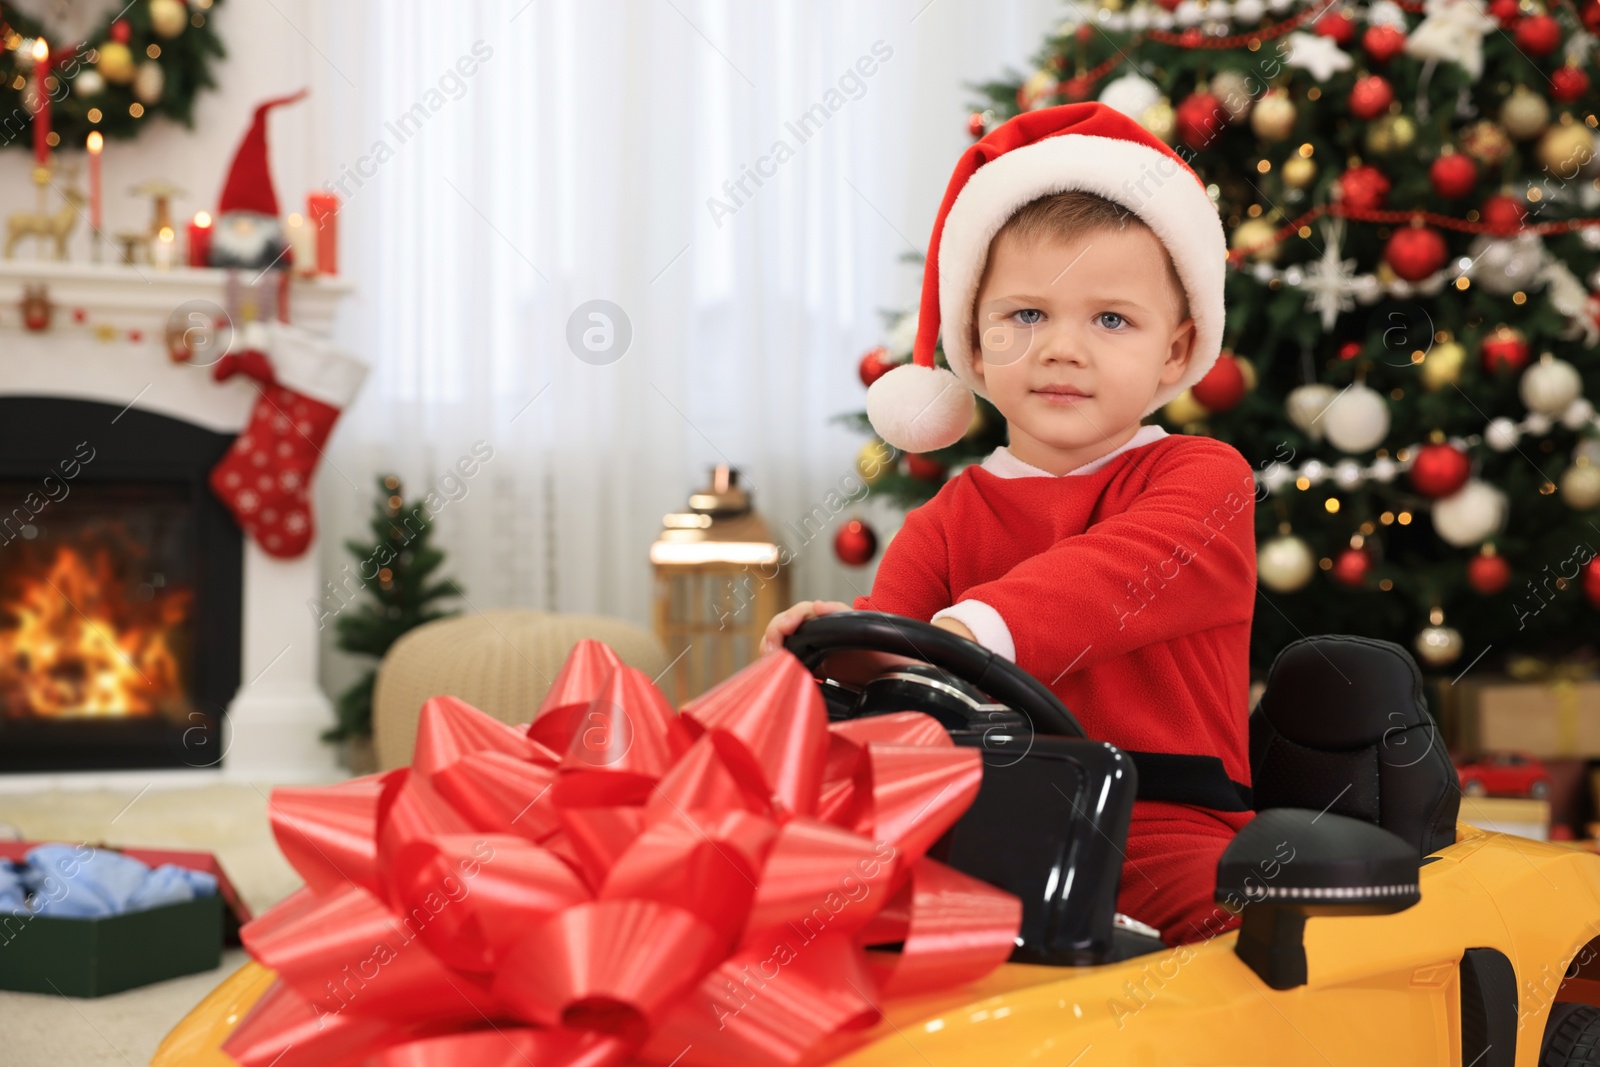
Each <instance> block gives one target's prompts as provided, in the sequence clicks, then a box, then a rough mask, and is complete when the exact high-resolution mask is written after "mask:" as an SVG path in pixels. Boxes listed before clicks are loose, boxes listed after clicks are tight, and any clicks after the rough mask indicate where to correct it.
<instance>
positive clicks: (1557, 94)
mask: <svg viewBox="0 0 1600 1067" xmlns="http://www.w3.org/2000/svg"><path fill="white" fill-rule="evenodd" d="M1588 91H1589V75H1587V74H1585V73H1584V72H1583V68H1582V67H1574V66H1565V67H1557V68H1556V72H1555V73H1554V74H1552V75H1550V98H1551V99H1552V100H1554V101H1555V102H1556V103H1558V104H1571V103H1575V102H1577V101H1578V100H1581V99H1582V98H1583V95H1584V94H1585V93H1587V92H1588Z"/></svg>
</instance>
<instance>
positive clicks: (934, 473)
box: [906, 452, 945, 482]
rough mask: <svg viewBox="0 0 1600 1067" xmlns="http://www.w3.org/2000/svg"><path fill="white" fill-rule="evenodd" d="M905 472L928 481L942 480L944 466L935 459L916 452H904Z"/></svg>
mask: <svg viewBox="0 0 1600 1067" xmlns="http://www.w3.org/2000/svg"><path fill="white" fill-rule="evenodd" d="M906 473H907V474H909V475H911V477H913V478H923V479H926V480H927V481H930V482H942V481H944V473H945V466H944V464H943V463H940V462H939V461H938V460H936V459H929V458H928V457H927V456H924V455H921V454H920V453H917V452H907V453H906Z"/></svg>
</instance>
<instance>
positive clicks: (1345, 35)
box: [1316, 11, 1356, 47]
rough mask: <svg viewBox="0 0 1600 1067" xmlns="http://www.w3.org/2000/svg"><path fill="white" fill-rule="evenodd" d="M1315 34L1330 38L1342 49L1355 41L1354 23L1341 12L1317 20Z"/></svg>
mask: <svg viewBox="0 0 1600 1067" xmlns="http://www.w3.org/2000/svg"><path fill="white" fill-rule="evenodd" d="M1316 32H1317V33H1318V34H1320V35H1321V36H1323V37H1332V38H1333V39H1334V40H1335V41H1337V42H1339V45H1340V47H1344V46H1345V45H1348V44H1349V43H1350V42H1351V41H1353V40H1354V39H1355V36H1356V23H1355V20H1354V19H1352V18H1351V17H1350V16H1349V15H1346V14H1345V13H1344V12H1343V11H1334V12H1331V13H1330V14H1327V15H1324V16H1322V18H1320V19H1318V20H1317V26H1316Z"/></svg>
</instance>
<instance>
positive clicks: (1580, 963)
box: [153, 612, 1600, 1067]
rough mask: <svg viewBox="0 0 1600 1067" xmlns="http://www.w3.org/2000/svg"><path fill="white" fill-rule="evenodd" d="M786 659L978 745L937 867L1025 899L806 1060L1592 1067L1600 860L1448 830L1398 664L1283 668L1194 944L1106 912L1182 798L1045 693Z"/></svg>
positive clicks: (1002, 664) (1370, 660)
mask: <svg viewBox="0 0 1600 1067" xmlns="http://www.w3.org/2000/svg"><path fill="white" fill-rule="evenodd" d="M786 646H787V648H788V649H789V650H790V651H791V652H793V653H794V654H795V655H797V656H798V657H799V658H800V659H801V661H802V662H803V663H805V664H806V666H807V667H808V668H810V669H811V670H812V671H813V673H816V674H819V684H820V685H821V688H822V692H823V695H824V699H825V701H826V703H827V705H828V707H829V713H830V716H832V717H834V718H847V717H855V716H860V715H871V714H879V713H886V712H891V711H903V710H906V709H908V708H911V709H915V710H918V711H923V712H926V713H927V714H930V715H932V716H934V717H935V718H937V719H939V721H940V722H941V723H943V724H944V725H945V726H946V728H947V729H949V730H950V733H951V736H952V738H953V739H954V740H955V741H956V742H957V743H958V744H963V745H971V746H974V747H979V748H982V749H983V751H984V757H985V763H986V765H987V766H986V770H985V773H984V778H983V784H982V787H981V789H980V791H979V794H978V797H977V799H976V800H975V801H974V802H973V804H972V806H971V808H970V809H969V810H968V811H967V812H966V814H965V815H964V816H963V817H962V819H961V821H960V822H959V823H957V825H956V826H955V827H954V828H953V829H952V830H951V831H950V832H949V833H948V834H947V835H946V836H945V837H944V839H942V840H941V842H940V843H939V845H938V846H936V848H935V849H934V850H932V851H930V853H929V854H930V855H932V856H934V857H935V858H937V859H940V860H941V861H943V862H945V863H947V864H949V865H950V866H952V867H955V868H957V869H958V870H962V871H964V872H966V873H967V874H970V875H972V876H974V877H977V878H981V879H983V880H985V881H988V882H990V883H992V884H994V885H997V886H999V887H1001V888H1003V889H1005V890H1007V891H1009V892H1011V893H1013V894H1015V895H1016V896H1018V897H1019V898H1020V899H1021V900H1022V903H1023V920H1022V926H1021V930H1020V933H1019V935H1018V937H1017V946H1016V950H1015V951H1014V952H1013V954H1012V957H1011V962H1010V963H1007V964H1006V965H1004V966H1001V967H1000V968H998V969H997V970H995V971H993V972H992V973H990V974H989V975H988V976H987V977H985V978H983V979H982V980H980V981H978V982H975V983H971V984H969V985H966V986H963V987H960V988H958V989H953V990H948V991H943V992H940V993H937V994H929V995H924V996H921V997H915V998H904V999H897V1000H892V1001H888V1002H885V1003H883V1004H882V1005H880V1008H881V1011H882V1018H881V1019H880V1020H879V1021H878V1022H877V1023H876V1024H875V1025H874V1026H872V1027H871V1028H869V1029H866V1030H861V1031H852V1032H847V1033H844V1034H841V1035H837V1036H836V1038H835V1039H834V1040H832V1041H831V1042H830V1043H829V1044H828V1045H827V1046H826V1047H824V1048H821V1049H818V1050H815V1052H816V1054H815V1055H814V1056H813V1057H812V1058H811V1059H810V1060H808V1062H816V1063H823V1062H827V1063H834V1064H837V1065H839V1067H869V1065H889V1064H896V1065H912V1064H916V1065H922V1064H932V1065H934V1067H969V1065H970V1067H977V1065H983V1067H990V1065H1017V1067H1021V1065H1024V1064H1027V1065H1044V1064H1054V1065H1059V1067H1072V1065H1079V1064H1082V1065H1085V1067H1087V1065H1092V1064H1097V1063H1112V1064H1130V1065H1132V1064H1151V1065H1162V1067H1166V1065H1171V1064H1230V1065H1238V1064H1260V1065H1272V1067H1281V1065H1297V1064H1305V1065H1308V1067H1309V1065H1330V1064H1331V1065H1338V1067H1342V1065H1345V1064H1353V1065H1359V1067H1374V1065H1382V1064H1394V1065H1405V1067H1424V1065H1438V1067H1445V1065H1450V1067H1512V1065H1518V1067H1560V1065H1569V1067H1570V1065H1578V1064H1590V1065H1600V959H1597V956H1600V856H1596V855H1594V854H1592V853H1588V852H1584V851H1579V850H1577V849H1574V848H1570V847H1565V846H1559V845H1552V844H1545V843H1541V842H1536V841H1531V840H1525V839H1522V838H1517V837H1511V836H1507V835H1504V834H1498V833H1490V832H1486V831H1483V830H1479V829H1476V828H1474V827H1471V826H1468V825H1465V824H1460V823H1457V821H1456V815H1457V810H1458V802H1459V799H1460V794H1459V786H1458V783H1457V779H1456V775H1455V771H1454V769H1453V768H1452V766H1451V764H1450V761H1449V759H1448V758H1447V756H1446V754H1445V752H1444V751H1443V748H1442V746H1439V745H1436V744H1435V743H1434V730H1433V725H1432V720H1431V719H1430V717H1429V715H1428V712H1427V709H1426V706H1425V703H1424V701H1423V697H1422V682H1421V676H1420V674H1419V672H1418V670H1417V667H1416V664H1415V663H1414V662H1413V661H1412V659H1411V657H1410V656H1409V654H1407V653H1406V652H1405V651H1404V650H1403V649H1401V648H1400V647H1399V646H1397V645H1394V644H1391V643H1388V642H1383V641H1375V640H1370V639H1366V638H1360V637H1349V636H1325V637H1314V638H1307V639H1304V640H1301V641H1297V642H1295V643H1294V644H1293V645H1290V646H1289V647H1288V648H1286V649H1285V650H1284V651H1283V652H1282V653H1281V654H1280V655H1279V656H1278V658H1277V660H1276V661H1275V662H1274V664H1273V667H1272V671H1271V673H1270V676H1269V679H1268V683H1267V688H1266V691H1265V693H1264V694H1263V696H1262V698H1261V701H1260V704H1259V706H1258V707H1257V710H1256V711H1255V712H1254V714H1253V715H1252V717H1251V764H1252V775H1253V779H1254V781H1253V801H1254V806H1255V809H1256V810H1257V812H1258V814H1257V816H1256V818H1255V819H1254V820H1253V821H1252V822H1250V823H1249V824H1248V825H1247V826H1246V827H1245V829H1244V830H1242V831H1241V832H1240V833H1239V834H1238V836H1237V837H1236V838H1235V840H1234V841H1233V843H1232V844H1231V845H1230V846H1229V848H1228V850H1227V852H1226V853H1225V854H1224V856H1223V858H1222V861H1221V863H1220V865H1219V868H1218V886H1217V900H1218V902H1219V903H1221V904H1222V905H1224V907H1226V908H1227V909H1229V910H1230V911H1233V912H1237V913H1239V914H1240V915H1241V916H1242V925H1241V926H1240V928H1239V929H1238V930H1237V931H1232V932H1229V933H1225V934H1222V935H1220V936H1217V937H1214V938H1212V939H1211V940H1209V941H1206V942H1203V943H1199V944H1191V945H1183V946H1179V947H1177V948H1169V947H1166V946H1164V945H1163V944H1162V943H1161V941H1160V940H1159V938H1157V937H1156V936H1154V933H1155V932H1154V931H1152V930H1150V929H1149V928H1148V927H1141V924H1139V923H1137V922H1135V921H1133V920H1130V919H1127V918H1125V917H1123V916H1119V915H1116V914H1115V910H1114V909H1115V902H1116V897H1117V886H1118V881H1119V878H1120V875H1121V862H1120V852H1121V850H1122V844H1121V843H1122V842H1123V841H1124V840H1125V838H1126V835H1127V830H1128V820H1129V818H1130V815H1131V812H1132V806H1133V801H1134V798H1135V796H1159V795H1168V794H1166V793H1164V792H1163V790H1164V789H1169V787H1168V786H1164V785H1163V784H1162V783H1161V782H1148V783H1146V782H1142V781H1141V778H1140V773H1139V765H1138V763H1137V761H1136V760H1135V759H1133V758H1132V757H1130V756H1129V755H1128V754H1127V753H1124V752H1122V751H1120V750H1118V749H1117V748H1115V747H1113V746H1111V745H1108V744H1105V743H1103V742H1096V741H1092V740H1089V739H1087V738H1085V737H1084V736H1083V731H1082V729H1081V727H1079V725H1078V723H1077V720H1076V719H1075V718H1074V717H1073V716H1072V714H1071V712H1070V711H1068V710H1067V709H1066V708H1065V707H1063V706H1062V705H1061V704H1060V703H1059V701H1057V700H1056V699H1055V698H1054V696H1053V695H1051V693H1050V691H1049V690H1048V689H1047V688H1046V687H1044V686H1043V685H1042V684H1041V683H1039V682H1038V681H1037V680H1035V679H1033V678H1032V677H1031V676H1029V675H1027V674H1026V673H1024V672H1022V671H1021V670H1019V669H1017V668H1016V667H1015V666H1014V665H1012V664H1011V663H1009V662H1008V661H1006V660H1004V659H1002V658H998V657H995V656H994V655H993V654H992V653H991V652H989V651H988V650H986V649H983V648H981V647H980V646H978V645H975V644H973V643H971V642H968V641H966V640H964V639H963V638H960V637H957V636H956V635H954V634H951V633H949V632H948V631H945V630H942V629H940V628H938V627H933V626H929V625H927V624H925V623H920V622H916V621H913V620H907V619H903V618H898V617H895V616H887V615H881V614H878V613H875V612H839V613H836V614H833V615H827V616H823V617H820V618H816V619H812V620H809V621H807V622H806V623H805V624H803V625H802V626H801V627H800V629H799V630H797V631H796V632H795V634H793V635H791V637H790V638H789V640H788V641H787V642H786ZM851 649H867V650H875V651H878V652H886V653H892V654H895V655H899V656H904V657H908V658H910V659H914V660H919V661H921V662H920V663H919V664H912V665H903V666H899V667H896V668H894V669H891V670H887V671H882V672H881V673H879V674H877V675H876V676H875V677H873V678H872V679H871V680H870V681H868V682H867V683H866V684H865V685H863V686H861V687H860V688H859V689H857V688H854V687H851V686H848V685H844V684H842V683H840V682H838V681H836V680H834V679H832V678H828V677H826V676H825V672H824V671H823V668H824V667H825V666H826V663H825V661H827V660H828V657H829V656H830V655H833V654H835V653H838V652H841V651H847V650H851ZM834 662H837V660H835V661H834ZM1170 766H1171V765H1170V764H1160V763H1155V762H1151V763H1149V764H1148V765H1147V767H1146V775H1145V777H1146V778H1147V779H1149V778H1152V777H1154V775H1153V774H1152V773H1151V771H1152V769H1160V770H1168V769H1170ZM272 980H273V974H272V972H270V971H268V970H266V969H264V968H261V967H259V966H258V965H256V964H250V965H248V966H246V967H245V968H244V969H243V970H241V971H240V972H238V973H237V974H235V975H234V976H232V977H231V978H229V979H228V980H227V981H225V982H224V983H223V984H222V985H221V986H219V987H218V988H217V990H215V991H214V992H213V993H212V994H211V995H210V996H209V997H208V998H207V999H206V1000H205V1001H203V1002H202V1003H201V1004H200V1005H199V1006H198V1007H196V1008H195V1010H194V1011H193V1012H191V1013H190V1015H189V1016H188V1017H187V1018H186V1019H184V1021H183V1022H182V1023H180V1024H179V1026H178V1027H177V1028H176V1029H175V1030H174V1031H173V1032H172V1033H171V1034H170V1035H169V1036H168V1038H167V1040H166V1042H165V1043H164V1044H163V1046H162V1048H161V1049H160V1051H159V1052H158V1053H157V1055H156V1058H155V1059H154V1061H153V1063H154V1064H155V1067H178V1065H183V1067H209V1065H217V1067H225V1065H230V1064H232V1063H233V1061H232V1060H231V1059H229V1058H227V1057H226V1056H225V1055H224V1054H223V1053H222V1052H221V1051H220V1049H219V1046H220V1044H221V1042H222V1041H224V1040H225V1039H226V1037H227V1035H228V1034H229V1033H230V1032H231V1031H232V1029H233V1028H234V1026H235V1025H237V1022H238V1020H239V1019H240V1018H242V1017H243V1015H244V1014H245V1013H246V1012H247V1011H248V1010H249V1008H250V1007H251V1005H253V1004H254V1002H255V1001H256V999H258V998H259V997H260V996H261V995H262V994H263V993H264V992H265V990H266V988H267V987H268V986H269V985H270V984H271V982H272Z"/></svg>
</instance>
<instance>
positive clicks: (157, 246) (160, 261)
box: [150, 226, 178, 270]
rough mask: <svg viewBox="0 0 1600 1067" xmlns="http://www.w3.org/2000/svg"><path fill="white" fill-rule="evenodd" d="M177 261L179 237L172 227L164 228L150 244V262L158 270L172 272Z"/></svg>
mask: <svg viewBox="0 0 1600 1067" xmlns="http://www.w3.org/2000/svg"><path fill="white" fill-rule="evenodd" d="M177 261H178V235H177V234H175V233H173V232H172V227H171V226H163V227H161V231H160V232H159V233H157V234H156V239H155V240H154V241H153V242H151V244H150V262H151V263H153V264H154V265H155V268H156V269H157V270H171V269H172V267H173V265H174V264H175V263H177Z"/></svg>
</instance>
